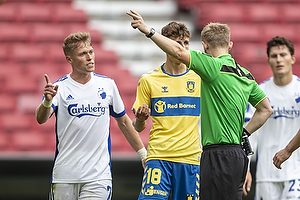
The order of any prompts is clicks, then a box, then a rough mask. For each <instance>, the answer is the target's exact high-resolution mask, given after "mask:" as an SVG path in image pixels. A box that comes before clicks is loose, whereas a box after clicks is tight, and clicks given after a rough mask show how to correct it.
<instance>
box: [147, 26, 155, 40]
mask: <svg viewBox="0 0 300 200" xmlns="http://www.w3.org/2000/svg"><path fill="white" fill-rule="evenodd" d="M154 34H155V29H154V28H151V29H150V33H149V34H148V35H146V37H147V38H151V37H152V36H153V35H154Z"/></svg>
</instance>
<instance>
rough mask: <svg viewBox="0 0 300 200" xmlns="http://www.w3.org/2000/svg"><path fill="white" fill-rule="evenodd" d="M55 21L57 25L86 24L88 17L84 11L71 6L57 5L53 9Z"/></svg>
mask: <svg viewBox="0 0 300 200" xmlns="http://www.w3.org/2000/svg"><path fill="white" fill-rule="evenodd" d="M53 8H54V13H52V14H53V20H54V22H56V23H70V24H71V23H73V24H76V23H82V24H86V23H87V21H88V17H87V15H86V14H85V12H84V11H83V10H77V9H74V8H73V7H72V6H71V5H69V6H67V5H63V6H62V5H56V4H55V6H54V7H53Z"/></svg>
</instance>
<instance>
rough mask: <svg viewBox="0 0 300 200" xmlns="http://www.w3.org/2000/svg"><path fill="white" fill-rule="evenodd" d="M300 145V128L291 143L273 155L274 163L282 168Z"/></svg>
mask: <svg viewBox="0 0 300 200" xmlns="http://www.w3.org/2000/svg"><path fill="white" fill-rule="evenodd" d="M299 147H300V129H299V130H298V132H297V134H296V135H295V136H294V137H293V139H292V140H291V141H290V142H289V144H288V145H287V146H286V147H285V148H284V149H282V150H280V151H278V152H277V153H276V154H275V156H274V157H273V164H274V165H275V166H276V167H277V168H278V169H281V164H282V163H283V162H284V161H286V160H287V159H288V158H289V157H290V156H291V155H292V153H293V152H294V151H295V150H296V149H298V148H299Z"/></svg>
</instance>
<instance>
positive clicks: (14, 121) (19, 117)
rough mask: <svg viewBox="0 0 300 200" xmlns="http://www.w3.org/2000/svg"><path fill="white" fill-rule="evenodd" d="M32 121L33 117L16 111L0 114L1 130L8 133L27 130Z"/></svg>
mask: <svg viewBox="0 0 300 200" xmlns="http://www.w3.org/2000/svg"><path fill="white" fill-rule="evenodd" d="M32 121H35V117H30V115H27V114H22V113H18V112H14V113H6V114H5V115H1V116H0V124H2V131H3V132H8V133H9V132H14V131H20V130H21V131H25V130H29V129H30V125H31V122H32Z"/></svg>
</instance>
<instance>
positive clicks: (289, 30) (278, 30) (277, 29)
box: [261, 24, 300, 43]
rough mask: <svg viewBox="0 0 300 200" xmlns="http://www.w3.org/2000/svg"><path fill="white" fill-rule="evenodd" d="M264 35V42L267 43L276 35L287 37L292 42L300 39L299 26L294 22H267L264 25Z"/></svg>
mask: <svg viewBox="0 0 300 200" xmlns="http://www.w3.org/2000/svg"><path fill="white" fill-rule="evenodd" d="M261 31H262V32H263V34H262V36H263V38H264V43H267V41H269V40H270V39H272V38H273V37H275V36H282V37H285V38H287V39H289V40H291V41H292V42H294V43H295V42H297V41H300V39H298V34H297V28H296V27H295V26H294V25H292V24H266V25H264V26H263V27H262V30H261Z"/></svg>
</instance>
